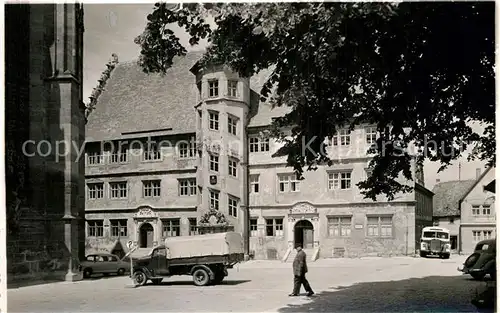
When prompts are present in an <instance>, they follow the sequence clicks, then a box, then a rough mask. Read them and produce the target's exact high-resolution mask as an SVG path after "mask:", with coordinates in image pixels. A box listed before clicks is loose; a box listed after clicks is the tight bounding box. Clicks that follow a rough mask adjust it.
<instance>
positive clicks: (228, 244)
mask: <svg viewBox="0 0 500 313" xmlns="http://www.w3.org/2000/svg"><path fill="white" fill-rule="evenodd" d="M243 249H244V248H243V238H242V236H241V235H240V234H239V233H235V232H226V233H215V234H206V235H198V236H182V237H170V238H167V239H166V240H165V244H164V245H160V246H157V247H154V248H153V249H152V250H151V252H150V253H149V254H148V255H147V256H144V257H142V258H139V259H137V260H135V262H134V265H133V274H132V279H133V281H134V284H135V285H136V286H143V285H145V284H146V282H147V281H148V280H151V281H152V282H153V284H160V283H161V281H162V280H163V278H165V277H170V276H174V275H192V276H193V282H194V284H195V285H196V286H206V285H209V284H219V283H221V282H222V280H223V279H224V277H226V276H227V275H228V272H227V269H228V268H232V267H233V266H234V265H235V264H237V263H238V262H241V261H243V259H244V250H243Z"/></svg>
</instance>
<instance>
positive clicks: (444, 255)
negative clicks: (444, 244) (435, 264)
mask: <svg viewBox="0 0 500 313" xmlns="http://www.w3.org/2000/svg"><path fill="white" fill-rule="evenodd" d="M441 258H442V259H445V260H446V259H449V258H450V254H449V253H443V254H441Z"/></svg>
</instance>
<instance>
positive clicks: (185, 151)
mask: <svg viewBox="0 0 500 313" xmlns="http://www.w3.org/2000/svg"><path fill="white" fill-rule="evenodd" d="M195 156H196V147H195V145H194V144H193V143H187V142H182V143H180V144H179V158H181V159H187V158H194V157H195Z"/></svg>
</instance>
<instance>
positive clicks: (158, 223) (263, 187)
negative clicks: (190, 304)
mask: <svg viewBox="0 0 500 313" xmlns="http://www.w3.org/2000/svg"><path fill="white" fill-rule="evenodd" d="M200 57H201V52H190V53H188V54H187V56H185V57H183V58H177V59H176V60H175V62H174V65H173V66H172V68H171V69H169V71H168V73H167V74H166V75H165V76H164V77H161V76H159V75H151V74H150V75H147V74H144V73H143V72H142V71H141V69H140V68H139V67H138V65H136V64H135V63H121V64H118V66H117V67H116V69H115V70H114V71H113V73H112V75H111V78H110V79H109V81H108V85H107V87H106V91H105V92H104V93H103V94H102V95H101V97H100V98H99V101H98V103H97V106H96V109H95V111H94V112H93V113H92V114H91V115H90V116H89V122H88V124H87V146H86V162H87V166H86V183H87V193H86V195H87V202H86V203H87V206H86V220H87V240H86V242H87V251H89V252H90V251H96V250H106V251H113V250H114V249H115V250H116V247H117V246H121V247H123V246H124V242H126V241H128V240H132V241H134V242H136V243H137V244H138V245H139V247H143V248H149V247H152V246H154V245H156V244H159V243H160V242H161V241H163V240H165V239H166V238H168V237H170V236H186V235H196V234H197V233H198V232H200V231H201V230H202V229H204V228H203V225H206V224H212V225H215V226H216V225H229V226H228V227H226V228H225V229H232V230H234V231H237V232H241V233H242V234H243V235H244V238H245V248H246V251H247V253H248V254H249V255H250V256H253V257H255V258H259V259H284V258H285V257H286V256H287V255H289V253H290V250H291V249H292V247H293V246H294V245H295V244H297V243H302V244H303V245H304V247H305V248H306V249H311V250H312V251H314V254H316V255H318V256H319V257H339V256H351V257H352V256H363V255H382V254H383V255H405V254H413V253H415V249H416V247H417V246H418V239H419V237H420V231H421V229H422V228H423V227H425V226H430V225H432V192H430V191H429V190H427V189H426V188H425V187H424V186H423V171H422V169H421V168H419V167H417V166H416V165H415V164H412V168H413V174H414V177H416V182H408V183H411V184H414V185H415V188H414V190H413V192H410V193H406V194H400V195H397V197H396V198H395V199H394V200H393V201H387V199H385V198H384V197H379V199H377V201H372V200H367V199H364V198H363V196H362V195H361V193H360V191H359V190H358V188H357V187H356V185H355V184H356V183H357V182H359V181H361V180H364V179H365V178H366V175H367V168H368V164H369V161H370V156H369V155H367V153H366V151H367V150H368V148H369V146H370V145H371V144H373V142H374V141H375V140H376V136H377V134H376V131H375V128H373V127H371V125H360V126H359V127H358V128H356V129H355V130H354V131H353V132H349V131H348V130H347V129H342V130H340V131H339V133H338V134H337V135H336V136H335V137H334V138H333V139H332V140H331V141H329V142H327V143H326V144H327V153H329V155H330V157H331V158H332V159H333V160H334V163H333V164H332V166H320V167H319V168H318V169H317V170H316V171H308V172H306V173H305V174H304V179H303V180H300V181H299V180H297V179H296V176H295V175H294V174H293V170H292V169H291V168H290V167H286V158H283V157H272V155H273V153H274V152H276V151H277V150H278V148H279V147H280V143H278V142H277V141H276V140H274V139H273V138H270V137H268V136H267V135H266V134H267V133H266V130H267V129H268V127H269V125H270V124H271V122H272V119H273V118H275V117H278V116H281V115H283V114H285V113H286V112H288V108H283V107H278V108H274V109H273V108H272V107H271V105H270V104H269V103H265V102H261V100H260V97H259V96H258V91H259V90H260V88H261V86H262V84H263V83H264V82H265V80H266V78H267V75H269V72H268V71H262V72H261V73H259V74H257V75H255V76H253V77H251V78H242V77H239V76H238V75H237V74H236V73H234V72H232V71H231V70H230V69H228V68H227V67H224V66H214V67H212V68H210V69H204V70H201V69H199V68H198V66H197V61H198V60H199V58H200ZM118 147H119V148H118ZM401 180H403V178H401Z"/></svg>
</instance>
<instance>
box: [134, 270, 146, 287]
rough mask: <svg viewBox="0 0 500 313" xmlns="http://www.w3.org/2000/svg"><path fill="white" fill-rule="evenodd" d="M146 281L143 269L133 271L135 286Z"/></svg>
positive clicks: (141, 284) (142, 284)
mask: <svg viewBox="0 0 500 313" xmlns="http://www.w3.org/2000/svg"><path fill="white" fill-rule="evenodd" d="M147 281H148V277H147V276H146V274H145V273H144V272H143V271H135V272H134V284H135V285H136V286H144V285H145V284H146V282H147Z"/></svg>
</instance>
